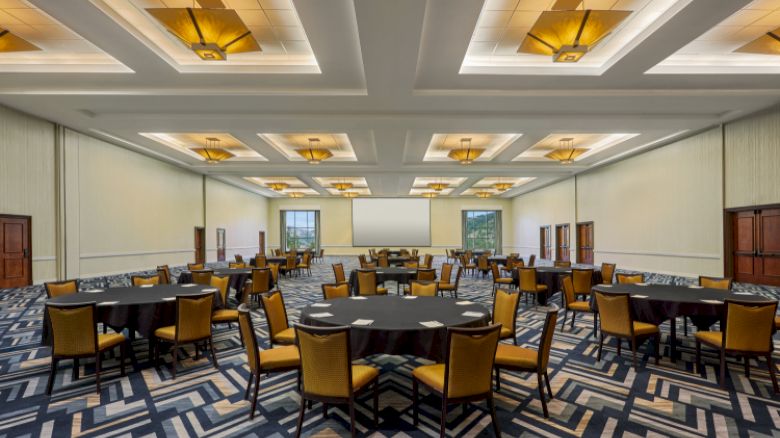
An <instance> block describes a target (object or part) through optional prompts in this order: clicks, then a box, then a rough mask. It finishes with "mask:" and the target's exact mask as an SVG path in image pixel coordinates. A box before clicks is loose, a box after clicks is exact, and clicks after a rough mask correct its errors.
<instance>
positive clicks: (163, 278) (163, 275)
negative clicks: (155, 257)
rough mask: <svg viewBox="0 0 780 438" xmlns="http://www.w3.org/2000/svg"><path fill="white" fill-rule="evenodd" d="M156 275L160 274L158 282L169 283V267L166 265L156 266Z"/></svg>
mask: <svg viewBox="0 0 780 438" xmlns="http://www.w3.org/2000/svg"><path fill="white" fill-rule="evenodd" d="M157 275H159V276H160V284H171V268H169V267H168V265H160V266H158V267H157Z"/></svg>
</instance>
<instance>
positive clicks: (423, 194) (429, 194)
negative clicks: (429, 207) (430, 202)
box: [420, 192, 439, 198]
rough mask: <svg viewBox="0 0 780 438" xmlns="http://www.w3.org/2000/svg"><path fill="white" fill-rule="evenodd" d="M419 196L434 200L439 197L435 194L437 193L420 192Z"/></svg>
mask: <svg viewBox="0 0 780 438" xmlns="http://www.w3.org/2000/svg"><path fill="white" fill-rule="evenodd" d="M420 196H422V197H423V198H435V197H437V196H439V193H437V192H422V193H421V194H420Z"/></svg>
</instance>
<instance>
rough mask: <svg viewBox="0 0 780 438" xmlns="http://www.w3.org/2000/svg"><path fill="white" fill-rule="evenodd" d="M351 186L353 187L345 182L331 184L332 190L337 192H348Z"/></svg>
mask: <svg viewBox="0 0 780 438" xmlns="http://www.w3.org/2000/svg"><path fill="white" fill-rule="evenodd" d="M352 186H353V184H352V183H351V182H345V181H341V182H337V183H333V188H334V189H336V190H338V191H340V192H343V191H345V190H349V189H351V188H352Z"/></svg>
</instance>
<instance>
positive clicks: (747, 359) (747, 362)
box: [745, 356, 750, 379]
mask: <svg viewBox="0 0 780 438" xmlns="http://www.w3.org/2000/svg"><path fill="white" fill-rule="evenodd" d="M745 377H746V378H748V379H749V378H750V357H748V356H745Z"/></svg>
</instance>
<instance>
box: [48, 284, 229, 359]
mask: <svg viewBox="0 0 780 438" xmlns="http://www.w3.org/2000/svg"><path fill="white" fill-rule="evenodd" d="M95 290H100V291H101V292H94V293H91V292H79V293H76V294H72V295H64V296H60V297H56V298H52V299H50V300H48V302H51V303H60V304H64V303H89V302H92V301H94V302H96V303H97V304H98V307H97V320H98V322H102V323H103V324H106V325H108V326H110V327H111V328H113V329H114V330H116V331H120V330H122V329H125V328H127V329H130V330H135V331H137V332H138V333H140V334H141V335H142V336H144V337H146V338H148V337H150V336H151V335H152V334H153V333H154V330H155V329H157V328H159V327H164V326H168V325H173V324H174V323H175V322H176V320H175V318H176V300H171V301H166V300H164V299H163V298H171V297H176V295H198V294H201V293H203V292H204V291H205V290H214V291H215V292H214V294H215V295H214V307H215V308H221V307H223V303H222V300H221V298H220V296H219V292H218V291H216V289H214V288H210V287H207V286H192V287H188V286H184V285H181V284H170V285H167V284H163V285H159V286H153V287H114V288H110V289H95ZM113 301H116V303H113V304H106V305H101V303H109V302H113ZM41 344H43V345H51V324H50V323H49V314H48V311H45V312H44V324H43V333H42V335H41Z"/></svg>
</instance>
